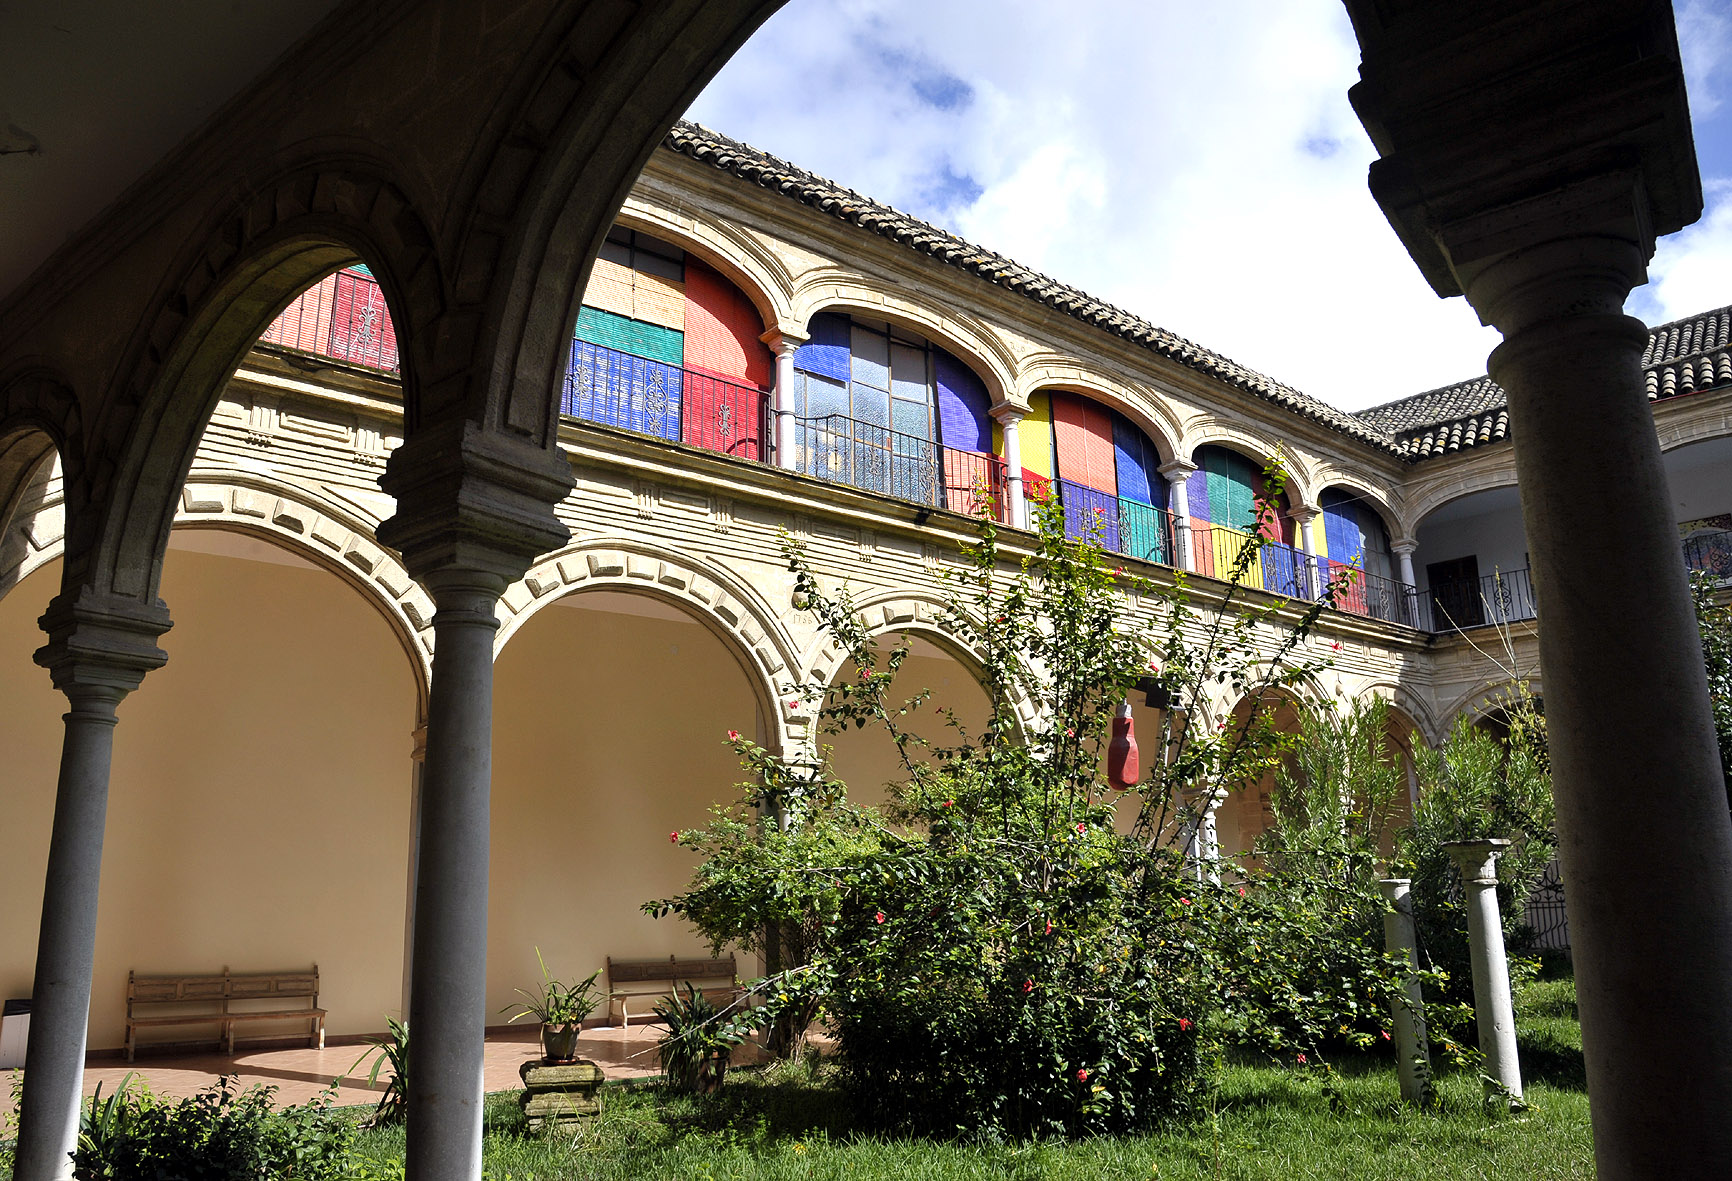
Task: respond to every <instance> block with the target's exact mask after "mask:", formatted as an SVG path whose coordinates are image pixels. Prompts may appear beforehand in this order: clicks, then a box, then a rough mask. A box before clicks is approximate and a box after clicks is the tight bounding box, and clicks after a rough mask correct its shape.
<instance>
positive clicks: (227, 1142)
mask: <svg viewBox="0 0 1732 1181" xmlns="http://www.w3.org/2000/svg"><path fill="white" fill-rule="evenodd" d="M275 1094H276V1088H275V1087H267V1086H253V1087H249V1088H248V1089H246V1090H244V1091H236V1090H235V1089H234V1080H233V1079H232V1078H229V1077H227V1076H224V1077H223V1078H221V1079H220V1080H218V1082H217V1083H216V1084H214V1085H213V1086H211V1087H209V1088H207V1089H205V1090H203V1091H201V1092H199V1093H198V1094H197V1095H195V1096H193V1097H191V1098H189V1099H181V1100H169V1099H164V1098H159V1097H157V1096H155V1095H152V1094H151V1093H150V1092H149V1091H148V1090H146V1089H144V1088H143V1087H133V1086H129V1085H127V1084H126V1083H123V1084H122V1086H121V1089H120V1090H119V1091H117V1092H116V1093H114V1094H113V1095H110V1096H109V1097H108V1098H107V1099H104V1098H103V1097H102V1095H101V1094H100V1093H99V1094H98V1095H97V1096H96V1098H95V1099H94V1100H92V1101H91V1102H89V1103H87V1104H86V1105H85V1110H84V1116H83V1119H82V1121H81V1125H80V1130H79V1137H78V1148H77V1150H76V1151H75V1152H74V1153H73V1157H72V1165H73V1172H72V1175H73V1176H74V1177H75V1178H77V1179H78V1181H161V1179H164V1178H174V1179H175V1181H205V1179H209V1181H219V1179H220V1181H255V1179H256V1181H266V1179H272V1181H275V1179H278V1178H290V1179H293V1181H336V1179H338V1178H343V1177H346V1176H348V1158H349V1154H350V1151H351V1149H352V1147H353V1144H354V1138H355V1125H354V1123H353V1122H351V1121H350V1120H349V1119H348V1118H346V1117H345V1116H343V1115H342V1114H340V1113H337V1112H335V1111H333V1110H332V1109H331V1104H332V1101H333V1099H334V1092H332V1091H327V1092H326V1093H325V1094H324V1095H322V1096H321V1097H320V1098H318V1099H315V1100H314V1101H312V1102H311V1103H308V1104H305V1105H302V1106H299V1107H288V1108H284V1109H282V1110H272V1107H271V1099H272V1097H273V1096H274V1095H275Z"/></svg>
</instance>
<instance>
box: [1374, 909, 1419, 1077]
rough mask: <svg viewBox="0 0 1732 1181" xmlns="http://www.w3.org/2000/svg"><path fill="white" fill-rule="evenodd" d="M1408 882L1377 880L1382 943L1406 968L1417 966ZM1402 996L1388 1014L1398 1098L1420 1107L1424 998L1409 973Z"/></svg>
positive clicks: (1416, 949)
mask: <svg viewBox="0 0 1732 1181" xmlns="http://www.w3.org/2000/svg"><path fill="white" fill-rule="evenodd" d="M1412 884H1413V883H1412V882H1411V881H1409V880H1408V879H1407V878H1384V879H1383V880H1382V881H1380V882H1378V883H1377V888H1378V889H1379V890H1382V891H1383V898H1384V901H1386V902H1388V903H1389V913H1388V914H1386V915H1384V916H1383V946H1384V949H1385V950H1386V951H1388V952H1389V954H1390V955H1393V956H1400V957H1401V958H1402V959H1403V960H1405V961H1406V962H1407V965H1408V967H1409V969H1411V970H1412V971H1414V972H1417V971H1418V970H1419V952H1418V948H1419V940H1418V939H1417V938H1416V937H1415V935H1414V929H1413V895H1412V893H1411V892H1410V889H1409V888H1410V887H1411V886H1412ZM1402 989H1403V991H1404V992H1405V993H1406V998H1405V1000H1397V1001H1391V1002H1390V1005H1389V1016H1390V1018H1391V1020H1392V1021H1393V1022H1394V1025H1395V1052H1396V1054H1397V1055H1399V1062H1398V1069H1399V1071H1400V1074H1401V1098H1402V1101H1403V1102H1405V1103H1412V1104H1414V1105H1415V1106H1417V1107H1424V1106H1425V1105H1426V1103H1427V1102H1428V1099H1427V1092H1428V1091H1430V1089H1431V1048H1430V1047H1429V1046H1428V1045H1427V1044H1426V1038H1425V1001H1424V997H1423V996H1422V995H1421V994H1420V991H1419V980H1418V978H1417V977H1416V976H1413V975H1409V976H1408V977H1407V979H1406V980H1405V981H1404V982H1403V985H1402Z"/></svg>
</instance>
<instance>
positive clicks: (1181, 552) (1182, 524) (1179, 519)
mask: <svg viewBox="0 0 1732 1181" xmlns="http://www.w3.org/2000/svg"><path fill="white" fill-rule="evenodd" d="M1196 470H1197V465H1196V464H1194V463H1191V462H1189V461H1187V460H1183V459H1175V460H1172V461H1170V462H1168V463H1163V464H1162V465H1161V475H1163V476H1165V477H1166V478H1167V505H1168V508H1169V510H1170V511H1171V513H1172V518H1173V565H1174V566H1175V567H1176V568H1177V569H1180V570H1195V569H1196V566H1195V565H1194V564H1193V563H1192V561H1191V509H1190V505H1189V504H1188V502H1187V499H1186V497H1187V489H1186V488H1185V481H1186V480H1188V479H1190V478H1191V474H1192V473H1193V472H1195V471H1196Z"/></svg>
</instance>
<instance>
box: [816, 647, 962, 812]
mask: <svg viewBox="0 0 1732 1181" xmlns="http://www.w3.org/2000/svg"><path fill="white" fill-rule="evenodd" d="M895 642H896V637H894V636H890V637H886V638H885V640H884V642H883V650H884V651H885V652H888V651H889V650H890V649H891V647H893V646H894V644H895ZM857 675H858V673H857V671H856V669H855V667H854V664H853V662H852V661H849V662H846V663H844V664H843V666H842V670H841V671H840V672H839V673H837V674H836V679H837V680H842V679H843V678H847V677H855V676H857ZM922 689H929V690H931V692H932V696H931V698H930V699H929V700H928V701H927V703H926V704H925V705H924V706H923V707H921V709H920V710H919V711H918V712H917V713H915V714H912V715H910V716H909V717H908V718H907V719H906V721H905V723H904V724H905V725H906V727H907V729H908V730H909V731H911V732H912V733H914V734H918V735H920V736H921V737H922V738H924V739H926V740H927V741H928V742H931V743H933V744H934V745H936V746H946V745H955V744H956V743H957V741H958V735H957V732H956V731H955V730H952V729H950V728H949V727H948V726H946V725H945V722H944V718H943V716H942V715H941V714H940V713H939V712H938V708H939V707H941V706H942V707H945V708H948V709H951V710H954V711H955V712H956V716H957V718H958V719H959V720H960V721H961V722H962V723H963V724H964V725H965V726H966V727H967V728H968V733H969V735H970V736H971V741H974V740H978V739H979V736H980V732H981V729H982V728H983V727H984V726H985V724H986V721H987V718H988V704H987V700H986V693H985V691H984V690H982V689H981V687H980V683H979V682H978V681H976V680H975V679H974V674H973V673H972V672H970V671H969V670H968V669H967V668H966V667H964V666H963V665H962V664H961V663H960V662H959V661H957V660H955V659H953V658H952V657H951V656H949V655H948V654H947V653H945V652H944V651H943V650H942V649H940V648H938V647H936V646H934V645H933V644H930V643H928V642H926V641H925V640H920V639H916V640H915V641H914V643H913V646H912V650H911V651H910V653H909V656H908V659H907V660H906V661H904V662H903V664H902V668H901V670H900V671H899V672H898V673H897V676H896V680H895V682H894V684H893V685H892V688H891V691H890V694H889V697H890V700H891V701H892V702H895V703H900V702H901V701H904V700H906V699H907V698H909V697H912V696H914V695H915V694H916V693H919V692H920V691H921V690H922ZM821 741H822V742H825V743H828V744H829V745H830V746H831V748H832V749H833V754H832V760H833V763H834V766H835V769H836V774H837V777H838V778H840V779H841V780H842V782H843V783H846V784H847V785H848V798H849V799H851V800H853V801H854V802H855V803H857V804H864V805H874V804H880V803H883V802H884V799H885V797H886V792H885V786H886V785H887V784H889V783H891V782H898V783H900V782H902V781H904V780H906V779H907V772H906V771H904V770H903V767H902V762H901V760H900V759H899V758H898V757H897V754H896V744H895V743H894V742H893V741H891V739H890V735H889V734H888V733H887V732H886V731H885V729H884V728H883V727H882V726H879V725H873V724H868V725H867V726H866V727H865V728H863V729H858V730H856V729H850V730H848V731H847V732H845V733H841V734H834V735H828V736H825V737H823V738H822V739H821ZM910 749H912V748H910Z"/></svg>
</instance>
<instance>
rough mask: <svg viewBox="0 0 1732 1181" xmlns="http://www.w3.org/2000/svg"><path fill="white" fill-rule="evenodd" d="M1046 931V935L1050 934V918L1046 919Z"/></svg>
mask: <svg viewBox="0 0 1732 1181" xmlns="http://www.w3.org/2000/svg"><path fill="white" fill-rule="evenodd" d="M1046 933H1047V934H1048V935H1051V934H1052V920H1051V919H1048V920H1046Z"/></svg>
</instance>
